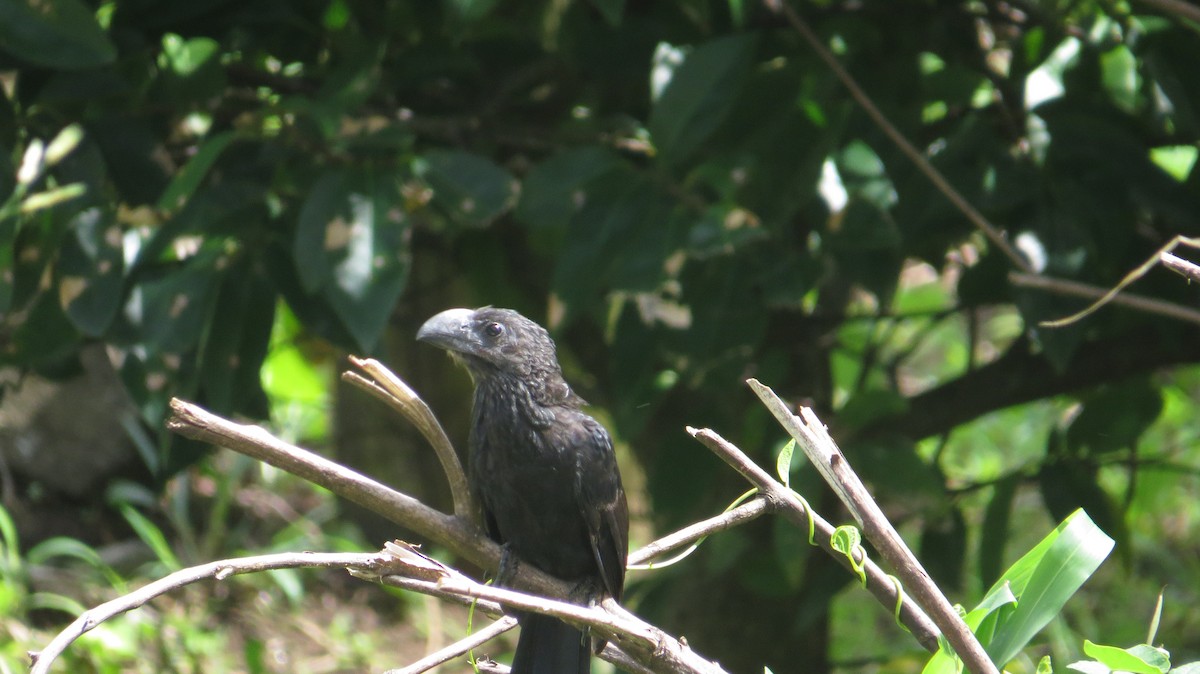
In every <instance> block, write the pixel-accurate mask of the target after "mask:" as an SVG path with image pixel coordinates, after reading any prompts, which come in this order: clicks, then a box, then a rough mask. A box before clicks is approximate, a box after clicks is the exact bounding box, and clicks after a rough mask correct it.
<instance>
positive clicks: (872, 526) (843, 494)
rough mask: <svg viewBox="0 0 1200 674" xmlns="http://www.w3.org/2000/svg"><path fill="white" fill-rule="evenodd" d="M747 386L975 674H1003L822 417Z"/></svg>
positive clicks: (755, 383) (763, 389) (758, 386)
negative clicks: (793, 408) (794, 408)
mask: <svg viewBox="0 0 1200 674" xmlns="http://www.w3.org/2000/svg"><path fill="white" fill-rule="evenodd" d="M747 383H748V384H749V385H750V388H751V389H752V390H753V391H754V393H755V394H757V395H758V397H759V399H760V400H762V402H763V405H765V406H766V408H767V409H768V410H769V411H770V412H771V414H772V415H773V416H774V417H775V419H776V421H778V422H779V423H780V425H781V426H783V428H784V429H785V430H786V431H787V432H788V434H789V435H791V436H792V437H793V438H795V439H796V443H797V444H798V445H799V446H800V447H801V448H802V449H804V453H805V454H806V455H807V456H808V458H809V460H810V461H811V462H812V463H813V465H814V466H816V468H817V470H818V471H819V472H820V473H821V475H822V476H823V477H824V478H825V479H826V481H827V482H829V484H830V486H832V487H833V490H834V492H835V493H836V494H837V495H838V497H839V498H840V499H841V500H842V502H843V503H844V504H845V505H846V507H847V508H849V509H850V512H851V514H853V515H854V518H855V519H856V520H858V523H859V525H860V526H861V527H862V530H863V534H864V535H865V536H866V537H867V540H868V541H870V542H871V545H873V546H874V547H875V549H876V550H878V551H879V554H880V555H882V556H883V558H884V559H885V560H887V562H888V565H889V566H891V567H892V569H893V570H895V572H896V575H898V576H899V577H900V580H901V582H903V583H904V585H905V587H907V588H908V590H909V592H911V593H912V596H913V599H914V600H915V601H916V602H917V603H918V604H920V606H921V608H923V609H925V610H926V611H927V612H928V613H929V616H930V618H932V619H933V622H934V623H935V624H936V625H937V626H938V627H939V628H940V629H941V630H942V634H944V635H946V639H947V640H948V641H949V642H950V645H951V646H953V647H954V652H955V653H957V654H958V656H959V657H960V658H962V660H963V663H964V664H965V665H966V667H967V669H968V670H970V671H971V672H974V673H975V674H998V672H999V670H997V669H996V665H995V664H994V663H993V662H992V661H991V658H989V657H988V655H987V652H985V651H984V650H983V646H982V645H981V644H980V643H979V640H978V639H976V638H975V635H974V634H973V633H972V632H971V630H970V628H968V627H967V625H966V623H964V622H963V620H962V617H961V616H959V614H958V612H957V611H955V610H954V607H953V606H951V605H950V601H949V600H947V599H946V596H945V595H944V594H942V592H941V590H940V589H938V586H937V585H936V584H934V582H933V580H932V579H931V578H930V577H929V574H928V573H927V572H926V571H925V569H924V568H922V567H921V563H920V562H919V561H917V558H916V556H915V555H913V553H912V551H911V550H909V549H908V546H907V545H906V544H905V543H904V540H903V539H902V538H900V534H899V533H897V532H896V530H895V529H894V528H893V527H892V525H891V523H890V522H888V519H887V516H886V515H884V514H883V510H882V509H880V507H879V504H877V503H876V502H875V499H873V498H872V497H871V494H870V492H868V491H867V488H866V486H865V485H863V483H862V481H861V480H859V478H858V475H856V474H855V473H854V471H853V469H851V468H850V464H849V462H847V461H846V457H845V456H843V455H842V452H841V450H840V449H838V446H837V444H836V443H834V441H833V438H831V437H830V436H829V434H828V433H827V432H826V430H825V425H824V424H822V423H821V420H820V419H818V418H817V415H816V414H815V413H814V412H813V411H812V410H811V409H809V408H807V407H802V408H800V414H801V415H802V416H803V418H801V417H797V416H796V415H794V414H792V412H791V410H790V409H788V406H787V404H786V403H784V402H783V400H781V399H780V398H779V396H777V395H775V392H774V391H772V390H771V389H770V388H769V387H767V386H765V385H763V384H762V383H760V382H759V381H758V380H756V379H750V380H748V381H747ZM759 470H760V471H761V469H759ZM768 479H769V478H768ZM771 481H772V482H774V480H771ZM781 486H782V485H781ZM789 491H790V490H789Z"/></svg>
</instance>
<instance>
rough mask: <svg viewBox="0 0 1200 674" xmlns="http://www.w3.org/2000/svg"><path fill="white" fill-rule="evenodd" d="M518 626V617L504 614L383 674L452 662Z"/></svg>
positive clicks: (407, 673)
mask: <svg viewBox="0 0 1200 674" xmlns="http://www.w3.org/2000/svg"><path fill="white" fill-rule="evenodd" d="M516 626H517V619H516V618H513V617H512V616H504V617H503V618H500V619H499V620H497V621H495V622H493V623H492V624H491V625H488V626H487V627H485V628H483V629H481V630H479V631H478V632H474V633H472V634H468V635H467V636H466V637H463V638H462V639H459V640H458V641H456V642H454V643H452V644H450V645H449V646H446V647H445V648H442V649H441V650H438V651H435V652H433V653H430V654H429V655H426V656H425V657H423V658H421V659H420V660H417V661H416V662H414V663H412V664H411V665H409V666H407V667H401V668H399V669H389V670H387V671H386V672H384V673H383V674H421V672H427V671H429V670H431V669H433V668H434V667H437V666H438V665H443V664H445V663H447V662H450V661H451V660H453V659H455V658H457V657H459V656H461V655H463V654H465V653H467V652H469V651H471V650H473V649H475V648H478V647H480V646H482V645H483V644H485V643H487V642H489V641H491V640H492V639H495V638H496V637H498V636H500V635H501V634H504V633H505V632H507V631H509V630H511V629H512V628H514V627H516Z"/></svg>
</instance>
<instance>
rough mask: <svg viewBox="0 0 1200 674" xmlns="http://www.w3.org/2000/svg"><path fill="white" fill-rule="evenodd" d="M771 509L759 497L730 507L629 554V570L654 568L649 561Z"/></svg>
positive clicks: (754, 517) (747, 520)
mask: <svg viewBox="0 0 1200 674" xmlns="http://www.w3.org/2000/svg"><path fill="white" fill-rule="evenodd" d="M770 509H771V506H770V503H768V502H767V500H766V499H762V498H756V499H753V500H751V501H747V502H746V503H743V504H741V505H739V506H737V507H736V508H730V509H729V510H727V511H725V512H723V513H721V514H720V515H717V516H716V517H710V518H708V519H706V520H702V521H700V522H696V523H695V524H691V525H688V526H686V527H684V528H682V529H680V530H679V531H676V532H674V533H670V534H667V535H666V536H663V537H661V538H659V539H658V540H656V541H654V542H652V543H650V544H649V545H646V546H645V547H643V548H642V549H641V550H637V551H635V552H631V553H629V562H628V565H629V567H630V568H633V567H639V569H640V568H641V567H642V565H646V566H647V567H653V563H652V562H651V561H650V560H652V559H655V558H656V557H659V556H662V555H664V554H666V553H668V552H671V551H672V550H678V549H679V548H682V547H683V546H685V545H691V544H693V543H695V542H696V541H698V540H700V539H701V538H704V537H705V536H709V535H711V534H715V533H717V532H718V531H725V530H726V529H732V528H733V527H736V526H737V525H739V524H744V523H746V522H749V521H750V520H753V519H757V518H758V517H759V516H760V515H762V514H764V513H766V512H769V511H770ZM647 570H648V569H647Z"/></svg>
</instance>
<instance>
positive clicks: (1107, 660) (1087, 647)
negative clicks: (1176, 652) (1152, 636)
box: [1083, 639, 1171, 674]
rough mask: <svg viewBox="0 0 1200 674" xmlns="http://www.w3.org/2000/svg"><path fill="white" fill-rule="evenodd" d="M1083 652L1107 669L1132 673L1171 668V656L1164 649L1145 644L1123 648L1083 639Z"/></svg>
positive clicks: (1159, 673)
mask: <svg viewBox="0 0 1200 674" xmlns="http://www.w3.org/2000/svg"><path fill="white" fill-rule="evenodd" d="M1083 652H1084V653H1086V654H1087V655H1088V656H1089V657H1091V658H1093V659H1095V660H1096V661H1097V662H1100V663H1103V664H1104V665H1105V666H1106V667H1108V668H1109V669H1113V670H1118V671H1122V672H1132V674H1163V673H1164V672H1166V671H1168V670H1170V669H1171V658H1170V657H1169V656H1168V655H1167V653H1166V652H1165V651H1163V650H1161V649H1158V648H1153V647H1150V646H1145V645H1142V646H1134V647H1133V648H1130V649H1124V648H1117V647H1116V646H1105V645H1103V644H1097V643H1093V642H1091V641H1090V640H1088V639H1084V640H1083Z"/></svg>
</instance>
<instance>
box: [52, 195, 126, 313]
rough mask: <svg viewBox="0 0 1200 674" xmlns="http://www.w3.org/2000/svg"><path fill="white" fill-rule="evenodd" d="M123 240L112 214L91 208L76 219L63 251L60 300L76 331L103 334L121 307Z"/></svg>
mask: <svg viewBox="0 0 1200 674" xmlns="http://www.w3.org/2000/svg"><path fill="white" fill-rule="evenodd" d="M121 239H122V232H121V228H120V226H118V225H117V223H116V221H115V220H114V218H113V217H112V215H111V214H110V213H107V212H106V211H105V210H103V209H101V208H89V209H87V210H85V211H83V212H81V213H80V214H79V215H77V216H75V218H73V219H72V221H71V231H70V232H69V233H68V234H67V237H66V238H65V240H64V242H63V246H62V248H61V249H60V250H59V257H58V265H57V266H56V268H55V274H56V276H57V282H58V293H59V300H60V301H61V302H62V305H63V308H64V310H65V311H66V313H67V317H68V318H69V319H71V322H72V323H74V324H75V327H76V328H78V329H79V330H80V332H82V333H83V334H85V335H88V336H89V337H99V336H100V335H101V334H103V333H104V331H105V330H106V329H107V328H108V326H109V324H110V323H111V322H112V319H113V316H115V315H116V313H117V309H118V308H120V306H121V292H122V288H123V285H124V284H123V280H124V279H123V272H124V269H125V262H124V250H123V247H122V241H121Z"/></svg>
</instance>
